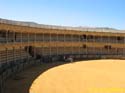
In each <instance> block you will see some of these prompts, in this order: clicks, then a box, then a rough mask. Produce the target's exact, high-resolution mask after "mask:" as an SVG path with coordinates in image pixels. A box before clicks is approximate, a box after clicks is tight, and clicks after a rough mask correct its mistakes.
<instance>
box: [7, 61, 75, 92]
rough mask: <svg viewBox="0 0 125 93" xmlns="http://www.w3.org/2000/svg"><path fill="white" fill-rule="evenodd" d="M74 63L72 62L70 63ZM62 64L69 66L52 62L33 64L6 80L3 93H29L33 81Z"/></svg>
mask: <svg viewBox="0 0 125 93" xmlns="http://www.w3.org/2000/svg"><path fill="white" fill-rule="evenodd" d="M70 63H74V62H70ZM63 64H69V62H68V63H66V62H52V63H41V64H35V65H33V66H31V67H29V68H27V69H25V70H23V71H22V72H20V73H17V74H16V75H15V76H12V77H10V78H9V79H7V81H6V83H5V93H29V89H30V87H31V85H32V83H33V81H34V80H35V79H36V78H37V77H38V76H39V75H41V74H42V73H44V72H45V71H47V70H49V69H51V68H53V67H56V66H59V65H63Z"/></svg>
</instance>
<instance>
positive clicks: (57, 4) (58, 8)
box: [0, 0, 125, 29]
mask: <svg viewBox="0 0 125 93" xmlns="http://www.w3.org/2000/svg"><path fill="white" fill-rule="evenodd" d="M0 18H5V19H12V20H21V21H33V22H38V23H41V24H50V25H64V26H87V27H89V26H90V27H111V28H116V29H125V0H0Z"/></svg>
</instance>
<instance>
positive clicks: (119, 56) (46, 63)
mask: <svg viewBox="0 0 125 93" xmlns="http://www.w3.org/2000/svg"><path fill="white" fill-rule="evenodd" d="M101 59H113V60H104V61H103V60H101ZM124 59H125V30H117V29H112V28H98V27H97V28H94V27H93V28H92V27H91V28H90V27H86V28H85V27H68V26H54V25H43V24H38V23H34V22H23V21H13V20H7V19H1V18H0V93H40V92H45V93H51V92H52V93H54V92H60V91H62V93H68V92H73V91H74V93H75V92H76V91H78V92H79V93H80V92H82V91H83V92H85V93H89V92H90V93H93V92H92V91H95V92H98V91H101V92H108V91H109V92H112V91H115V92H117V91H119V93H120V92H121V91H124V88H123V87H124V84H123V83H124V79H123V78H124V74H123V72H124V71H125V70H124V69H123V68H124V61H125V60H124ZM81 60H82V61H83V62H82V61H81ZM85 60H92V61H90V62H89V61H85ZM96 60H97V61H96ZM79 61H80V62H79ZM84 61H85V62H84ZM99 61H100V62H99ZM69 62H70V63H69ZM67 63H69V64H67ZM62 64H65V65H62ZM59 65H62V66H59ZM56 66H59V67H56ZM53 67H55V68H53ZM51 68H52V69H51ZM47 70H48V71H47ZM61 75H62V76H61ZM70 75H71V76H70ZM44 77H45V78H44ZM90 77H91V78H90ZM34 80H35V81H34ZM39 80H40V81H39ZM58 84H59V85H58ZM38 85H39V86H38ZM52 86H54V87H52ZM89 86H90V87H89ZM94 86H95V87H94ZM99 86H100V87H99ZM106 86H107V87H106ZM89 88H90V89H89ZM76 93H77V92H76Z"/></svg>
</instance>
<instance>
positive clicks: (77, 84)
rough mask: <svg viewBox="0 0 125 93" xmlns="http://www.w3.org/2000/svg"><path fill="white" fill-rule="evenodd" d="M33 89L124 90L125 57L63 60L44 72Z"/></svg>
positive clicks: (74, 92)
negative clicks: (65, 62)
mask: <svg viewBox="0 0 125 93" xmlns="http://www.w3.org/2000/svg"><path fill="white" fill-rule="evenodd" d="M29 91H30V93H125V60H93V61H81V62H73V63H69V64H64V65H61V66H57V67H54V68H52V69H49V70H47V71H45V72H44V73H42V74H41V75H40V76H39V77H37V78H36V80H35V81H34V82H33V83H32V85H31V87H30V90H29Z"/></svg>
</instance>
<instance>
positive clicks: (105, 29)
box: [0, 18, 125, 33]
mask: <svg viewBox="0 0 125 93" xmlns="http://www.w3.org/2000/svg"><path fill="white" fill-rule="evenodd" d="M0 23H4V24H11V25H19V26H28V27H37V28H45V29H59V30H74V31H90V32H112V33H125V30H117V29H113V28H108V27H82V26H80V27H69V26H55V25H45V24H38V23H35V22H24V21H14V20H7V19H2V18H0Z"/></svg>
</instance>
